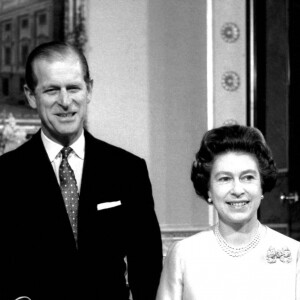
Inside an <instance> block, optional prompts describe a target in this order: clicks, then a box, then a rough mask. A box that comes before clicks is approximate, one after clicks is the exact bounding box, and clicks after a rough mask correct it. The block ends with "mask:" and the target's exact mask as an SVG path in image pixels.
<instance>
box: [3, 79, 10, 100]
mask: <svg viewBox="0 0 300 300" xmlns="http://www.w3.org/2000/svg"><path fill="white" fill-rule="evenodd" d="M2 94H3V95H4V96H8V95H9V81H8V78H2Z"/></svg>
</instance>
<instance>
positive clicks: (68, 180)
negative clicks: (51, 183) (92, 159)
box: [59, 147, 79, 243]
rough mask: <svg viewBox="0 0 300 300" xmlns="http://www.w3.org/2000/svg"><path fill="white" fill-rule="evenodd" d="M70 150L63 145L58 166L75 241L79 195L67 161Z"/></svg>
mask: <svg viewBox="0 0 300 300" xmlns="http://www.w3.org/2000/svg"><path fill="white" fill-rule="evenodd" d="M72 151H73V149H72V148H71V147H64V148H63V149H62V150H61V154H62V161H61V164H60V166H59V180H60V188H61V192H62V195H63V198H64V200H65V205H66V209H67V212H68V215H69V220H70V223H71V226H72V230H73V234H74V238H75V241H76V243H77V212H78V201H79V195H78V189H77V183H76V178H75V175H74V172H73V170H72V168H71V166H70V165H69V162H68V156H69V154H70V153H71V152H72Z"/></svg>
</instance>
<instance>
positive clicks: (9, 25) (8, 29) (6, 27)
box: [4, 23, 11, 32]
mask: <svg viewBox="0 0 300 300" xmlns="http://www.w3.org/2000/svg"><path fill="white" fill-rule="evenodd" d="M4 30H5V32H9V31H11V24H10V23H6V24H5V25H4Z"/></svg>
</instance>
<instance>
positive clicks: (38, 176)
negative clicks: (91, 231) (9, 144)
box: [26, 131, 75, 246]
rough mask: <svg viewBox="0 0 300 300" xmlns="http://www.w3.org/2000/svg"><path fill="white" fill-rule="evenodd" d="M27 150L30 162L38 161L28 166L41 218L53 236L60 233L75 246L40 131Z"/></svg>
mask: <svg viewBox="0 0 300 300" xmlns="http://www.w3.org/2000/svg"><path fill="white" fill-rule="evenodd" d="M26 151H27V152H28V154H27V157H28V162H36V163H34V164H31V165H30V166H28V168H30V170H31V173H32V174H33V176H34V178H35V180H34V181H35V192H34V198H35V199H36V202H37V203H36V206H37V213H38V214H42V215H43V217H42V218H41V219H42V222H43V221H44V226H45V229H47V230H49V232H50V235H51V236H52V234H53V238H55V239H56V237H57V235H58V234H59V235H61V237H62V239H65V240H66V241H69V243H70V244H74V246H75V241H74V238H73V233H72V228H71V225H70V222H69V218H68V214H67V211H66V208H65V204H64V200H63V197H62V195H61V190H60V187H59V184H58V181H57V178H56V176H55V173H54V170H53V167H52V165H51V162H50V160H49V158H48V155H47V152H46V150H45V148H44V145H43V142H42V140H41V133H40V131H39V132H38V133H37V134H36V135H34V136H33V137H32V138H31V140H30V141H29V142H28V145H27V147H26ZM55 235H56V236H55ZM63 236H64V238H63Z"/></svg>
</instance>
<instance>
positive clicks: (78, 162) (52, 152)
mask: <svg viewBox="0 0 300 300" xmlns="http://www.w3.org/2000/svg"><path fill="white" fill-rule="evenodd" d="M41 136H42V141H43V144H44V147H45V149H46V152H47V154H48V157H49V159H50V161H51V164H52V167H53V170H54V172H55V175H56V178H57V181H58V183H59V184H60V180H59V166H60V163H61V160H62V155H61V153H60V151H61V149H62V148H63V146H62V145H60V144H57V143H55V142H54V141H52V140H50V139H49V138H48V137H47V136H46V135H45V134H44V133H43V131H41ZM70 147H71V148H72V149H73V151H72V152H71V153H70V154H69V156H68V162H69V164H70V166H71V168H72V169H73V171H74V174H75V178H76V181H77V188H78V193H79V192H80V188H81V179H82V170H83V162H84V154H85V151H84V150H85V138H84V134H83V131H82V134H81V135H80V137H79V138H78V139H77V140H76V141H75V143H73V144H72V145H70Z"/></svg>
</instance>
